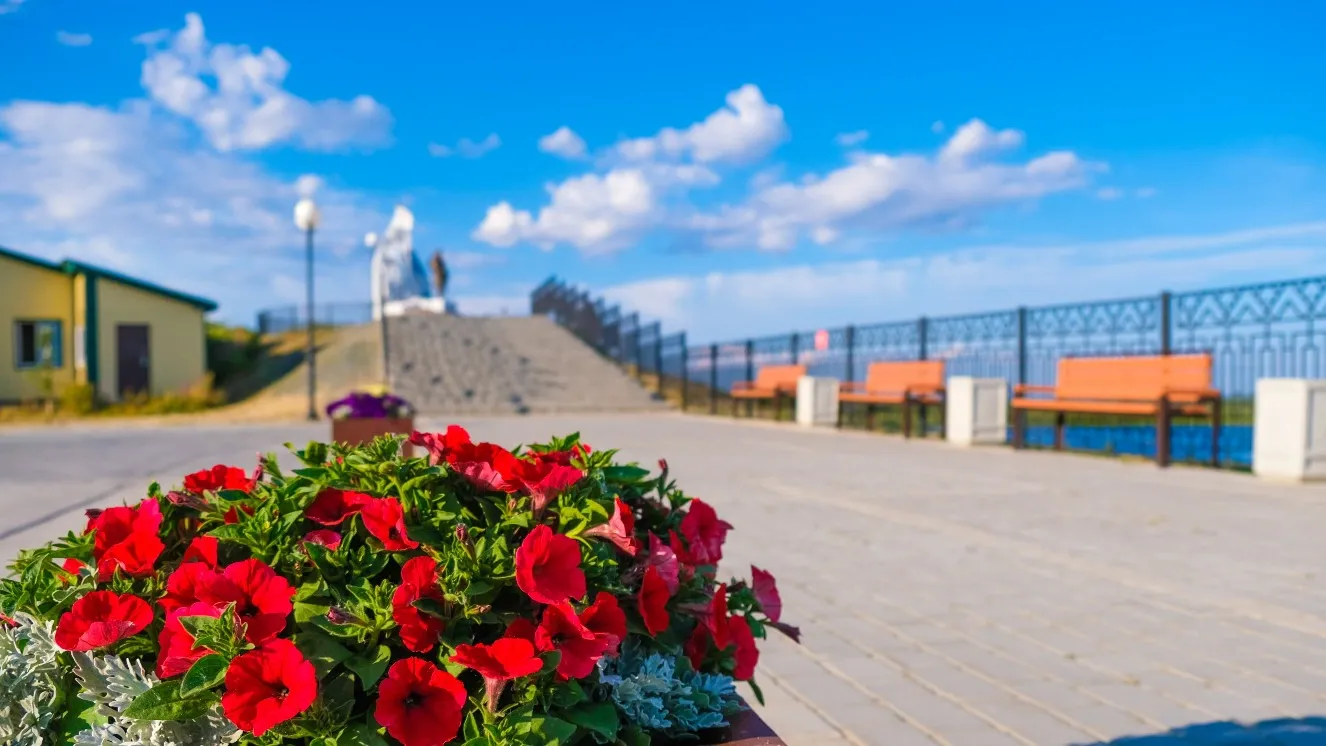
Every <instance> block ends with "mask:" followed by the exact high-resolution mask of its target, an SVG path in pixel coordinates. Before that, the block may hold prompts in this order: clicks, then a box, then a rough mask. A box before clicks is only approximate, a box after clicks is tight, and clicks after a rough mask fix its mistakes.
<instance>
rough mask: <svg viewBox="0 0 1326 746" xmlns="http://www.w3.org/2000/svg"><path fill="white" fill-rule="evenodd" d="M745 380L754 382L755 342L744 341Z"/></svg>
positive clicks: (751, 340) (750, 340)
mask: <svg viewBox="0 0 1326 746" xmlns="http://www.w3.org/2000/svg"><path fill="white" fill-rule="evenodd" d="M746 380H747V381H754V380H755V340H753V339H748V340H746Z"/></svg>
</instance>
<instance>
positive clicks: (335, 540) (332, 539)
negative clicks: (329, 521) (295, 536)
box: [302, 528, 341, 552]
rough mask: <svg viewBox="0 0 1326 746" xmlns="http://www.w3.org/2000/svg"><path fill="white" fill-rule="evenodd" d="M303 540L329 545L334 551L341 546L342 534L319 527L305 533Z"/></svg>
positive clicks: (309, 542) (308, 542)
mask: <svg viewBox="0 0 1326 746" xmlns="http://www.w3.org/2000/svg"><path fill="white" fill-rule="evenodd" d="M302 542H303V543H305V544H318V545H320V546H324V547H327V548H328V549H330V550H332V551H333V552H334V551H336V550H337V549H340V547H341V535H340V534H338V533H336V532H335V531H333V530H331V529H329V528H319V529H316V530H313V531H310V532H308V533H307V534H304V538H303V539H302Z"/></svg>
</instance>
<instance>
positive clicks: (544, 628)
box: [534, 601, 610, 679]
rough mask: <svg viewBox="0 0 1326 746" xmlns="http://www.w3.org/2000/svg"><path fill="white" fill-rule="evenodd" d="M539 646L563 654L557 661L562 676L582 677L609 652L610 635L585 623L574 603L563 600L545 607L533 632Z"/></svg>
mask: <svg viewBox="0 0 1326 746" xmlns="http://www.w3.org/2000/svg"><path fill="white" fill-rule="evenodd" d="M534 640H535V642H536V643H537V644H538V647H539V650H542V651H544V652H547V651H549V650H556V651H558V652H560V653H561V654H562V658H561V660H560V661H558V663H557V676H558V678H561V679H580V678H584V677H586V676H588V675H589V673H590V672H591V671H593V670H594V664H595V663H597V662H598V660H599V658H602V657H603V654H604V653H605V652H607V650H608V648H609V647H610V645H609V636H608V635H600V634H597V633H595V632H594V630H592V629H590V628H588V627H586V626H585V625H584V623H583V622H582V621H581V620H580V618H579V617H577V616H576V612H575V609H573V608H571V604H569V603H567V602H565V601H563V602H561V603H559V604H554V605H552V606H549V607H547V608H545V609H544V610H543V621H542V622H540V623H539V628H538V629H537V630H535V632H534Z"/></svg>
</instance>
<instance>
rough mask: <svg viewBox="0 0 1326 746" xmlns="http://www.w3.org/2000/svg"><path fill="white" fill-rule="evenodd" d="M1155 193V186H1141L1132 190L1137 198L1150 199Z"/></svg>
mask: <svg viewBox="0 0 1326 746" xmlns="http://www.w3.org/2000/svg"><path fill="white" fill-rule="evenodd" d="M1156 193H1157V192H1156V188H1155V187H1142V188H1140V189H1138V190H1137V191H1136V192H1134V194H1135V195H1136V196H1137V198H1138V199H1151V198H1152V197H1154V196H1156Z"/></svg>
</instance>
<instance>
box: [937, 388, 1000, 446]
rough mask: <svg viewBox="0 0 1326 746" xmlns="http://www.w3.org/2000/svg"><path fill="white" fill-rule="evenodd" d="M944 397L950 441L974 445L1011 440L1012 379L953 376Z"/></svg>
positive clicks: (945, 424) (960, 444)
mask: <svg viewBox="0 0 1326 746" xmlns="http://www.w3.org/2000/svg"><path fill="white" fill-rule="evenodd" d="M944 399H945V403H944V413H945V414H944V417H945V421H944V431H945V434H946V436H947V438H948V442H950V443H952V444H953V445H958V446H972V445H981V444H989V443H1003V442H1005V441H1007V440H1008V381H1005V380H1004V379H1002V378H972V377H971V376H953V377H952V378H950V379H948V384H947V390H946V391H945V393H944Z"/></svg>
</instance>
